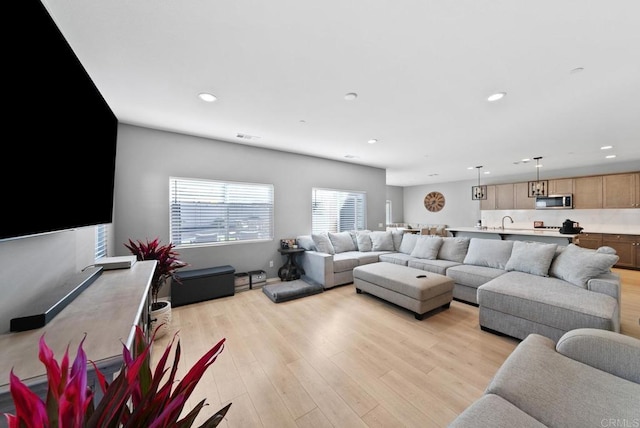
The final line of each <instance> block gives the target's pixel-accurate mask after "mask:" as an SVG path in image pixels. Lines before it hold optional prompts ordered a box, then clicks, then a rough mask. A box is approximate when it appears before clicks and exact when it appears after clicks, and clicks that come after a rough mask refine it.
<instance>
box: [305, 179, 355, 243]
mask: <svg viewBox="0 0 640 428" xmlns="http://www.w3.org/2000/svg"><path fill="white" fill-rule="evenodd" d="M318 192H329V193H335V194H336V195H335V196H336V201H335V206H330V207H329V208H331V209H335V210H340V209H342V208H344V207H345V206H344V204H341V205H338V204H340V201H339V200H340V199H341V198H349V197H354V196H355V197H357V198H360V201H358V200H356V201H355V205H354V209H355V210H357V207H358V202H359V203H360V204H359V206H360V212H359V213H358V212H357V211H356V212H355V213H354V215H353V222H352V223H351V224H352V225H354V227H350V225H344V226H343V225H342V222H341V221H340V217H341V214H340V213H338V212H336V213H334V217H333V219H331V218H330V219H328V220H327V219H325V220H323V221H322V222H323V223H324V224H321V222H320V219H316V213H317V204H318V203H319V202H320V201H317V198H316V195H317V193H318ZM332 202H333V201H329V203H332ZM332 221H335V227H334V228H331V227H329V228H326V227H325V226H326V224H328V223H330V222H332ZM365 229H367V192H366V191H363V190H345V189H330V188H324V187H313V188H312V189H311V230H312V233H320V232H342V231H351V230H365Z"/></svg>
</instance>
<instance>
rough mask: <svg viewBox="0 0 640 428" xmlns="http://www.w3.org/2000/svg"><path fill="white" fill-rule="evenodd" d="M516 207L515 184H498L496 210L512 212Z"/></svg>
mask: <svg viewBox="0 0 640 428" xmlns="http://www.w3.org/2000/svg"><path fill="white" fill-rule="evenodd" d="M514 207H515V204H514V198H513V183H509V184H496V209H497V210H512V209H514Z"/></svg>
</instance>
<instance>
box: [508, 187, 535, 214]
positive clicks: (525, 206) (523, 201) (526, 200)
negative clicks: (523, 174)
mask: <svg viewBox="0 0 640 428" xmlns="http://www.w3.org/2000/svg"><path fill="white" fill-rule="evenodd" d="M513 191H514V193H513V197H514V201H515V209H517V210H532V209H535V207H536V198H530V197H529V183H526V182H525V183H516V184H514V185H513Z"/></svg>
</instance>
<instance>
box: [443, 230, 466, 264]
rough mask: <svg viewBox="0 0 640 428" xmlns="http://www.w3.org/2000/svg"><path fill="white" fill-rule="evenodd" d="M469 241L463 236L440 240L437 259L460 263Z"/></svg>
mask: <svg viewBox="0 0 640 428" xmlns="http://www.w3.org/2000/svg"><path fill="white" fill-rule="evenodd" d="M470 240H471V239H470V238H467V237H463V236H459V237H455V238H454V237H446V238H442V246H441V247H440V250H439V251H438V258H439V259H440V260H449V261H451V262H458V263H462V262H463V261H464V257H465V256H466V255H467V250H468V249H469V241H470Z"/></svg>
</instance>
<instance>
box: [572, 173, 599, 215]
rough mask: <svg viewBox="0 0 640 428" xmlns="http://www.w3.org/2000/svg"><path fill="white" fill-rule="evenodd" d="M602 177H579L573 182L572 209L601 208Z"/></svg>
mask: <svg viewBox="0 0 640 428" xmlns="http://www.w3.org/2000/svg"><path fill="white" fill-rule="evenodd" d="M602 181H603V180H602V176H601V175H598V176H593V177H580V178H575V179H574V180H573V207H574V208H577V209H580V208H602Z"/></svg>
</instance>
